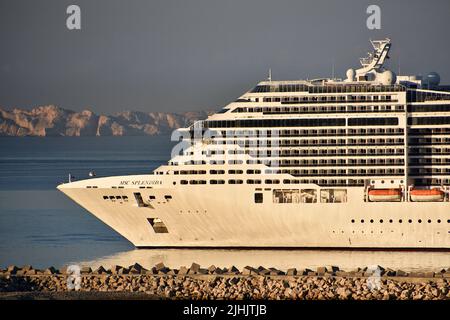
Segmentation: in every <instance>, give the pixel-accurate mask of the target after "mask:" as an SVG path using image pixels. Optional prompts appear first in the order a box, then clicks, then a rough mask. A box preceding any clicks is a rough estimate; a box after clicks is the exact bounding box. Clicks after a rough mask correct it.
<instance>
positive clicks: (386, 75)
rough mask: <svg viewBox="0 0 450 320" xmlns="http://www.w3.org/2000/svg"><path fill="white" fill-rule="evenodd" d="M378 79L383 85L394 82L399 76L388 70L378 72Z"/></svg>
mask: <svg viewBox="0 0 450 320" xmlns="http://www.w3.org/2000/svg"><path fill="white" fill-rule="evenodd" d="M376 80H377V81H378V82H380V83H382V84H383V85H389V84H394V83H395V81H396V80H397V76H396V74H395V73H394V72H392V71H391V70H386V71H383V72H380V73H377V76H376Z"/></svg>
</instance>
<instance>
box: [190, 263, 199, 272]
mask: <svg viewBox="0 0 450 320" xmlns="http://www.w3.org/2000/svg"><path fill="white" fill-rule="evenodd" d="M199 270H200V265H199V264H198V263H195V262H193V263H192V264H191V267H190V268H189V271H193V272H198V271H199Z"/></svg>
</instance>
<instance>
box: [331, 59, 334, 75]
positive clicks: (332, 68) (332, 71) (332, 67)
mask: <svg viewBox="0 0 450 320" xmlns="http://www.w3.org/2000/svg"><path fill="white" fill-rule="evenodd" d="M331 79H333V80H334V58H333V63H332V65H331Z"/></svg>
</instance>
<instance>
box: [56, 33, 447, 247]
mask: <svg viewBox="0 0 450 320" xmlns="http://www.w3.org/2000/svg"><path fill="white" fill-rule="evenodd" d="M371 44H372V46H373V52H371V53H369V54H368V56H367V57H365V58H362V59H360V64H361V66H360V67H359V68H358V69H349V70H348V71H347V72H346V77H345V78H344V79H336V78H320V79H313V80H294V81H275V80H272V77H271V76H270V75H269V77H268V79H266V80H264V81H261V82H259V83H258V84H257V85H256V86H255V87H254V88H252V89H251V90H249V91H247V92H245V93H244V94H243V95H242V96H240V97H239V98H238V99H236V100H235V101H233V102H231V103H230V104H228V105H226V106H225V107H224V108H223V109H222V110H220V111H219V112H217V113H216V114H213V115H211V116H209V117H208V118H207V119H205V120H200V121H196V122H195V123H194V124H193V125H191V126H190V127H188V128H182V129H179V130H177V131H176V132H175V133H174V134H173V138H174V139H176V141H177V144H176V146H175V148H174V150H173V152H172V157H171V159H170V160H169V161H168V163H167V164H166V165H162V166H160V167H158V168H157V169H155V170H154V172H153V173H147V174H142V175H130V176H113V177H94V178H90V179H86V180H80V181H69V182H68V183H63V184H61V185H59V186H58V189H59V190H60V191H62V192H63V193H65V194H66V195H67V196H68V197H70V198H71V199H72V200H73V201H75V202H76V203H78V204H79V205H81V206H82V207H84V208H85V209H86V210H88V211H89V212H91V213H92V214H93V215H95V216H96V217H97V218H98V219H100V220H101V221H103V222H104V223H106V224H107V225H109V226H110V227H111V228H113V229H114V230H116V231H117V232H118V233H119V234H121V235H122V236H123V237H125V238H126V239H128V240H129V241H130V242H131V243H132V244H133V245H134V246H136V247H138V248H154V247H196V248H197V247H198V248H201V247H215V248H247V247H248V248H343V249H424V250H428V249H438V250H442V249H443V250H448V249H450V200H449V195H450V86H443V85H440V77H439V75H438V74H437V73H435V72H431V73H430V74H428V75H426V76H406V75H403V76H402V75H396V74H395V73H394V72H393V71H391V70H389V69H388V68H387V67H386V66H385V62H386V60H387V59H388V58H389V56H388V54H389V50H390V48H391V45H392V43H391V40H390V39H383V40H377V41H371Z"/></svg>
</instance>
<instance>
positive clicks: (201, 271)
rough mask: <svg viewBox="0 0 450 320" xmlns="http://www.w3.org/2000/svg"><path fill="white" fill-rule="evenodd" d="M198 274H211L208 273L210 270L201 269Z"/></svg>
mask: <svg viewBox="0 0 450 320" xmlns="http://www.w3.org/2000/svg"><path fill="white" fill-rule="evenodd" d="M197 273H198V274H208V273H209V272H208V269H204V268H200V269H198V271H197Z"/></svg>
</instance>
